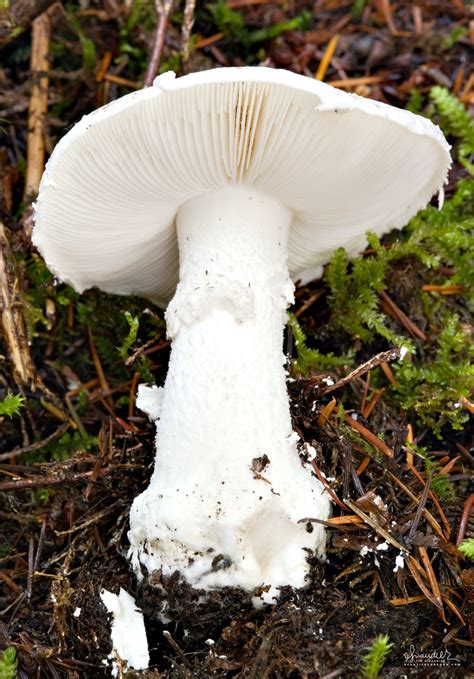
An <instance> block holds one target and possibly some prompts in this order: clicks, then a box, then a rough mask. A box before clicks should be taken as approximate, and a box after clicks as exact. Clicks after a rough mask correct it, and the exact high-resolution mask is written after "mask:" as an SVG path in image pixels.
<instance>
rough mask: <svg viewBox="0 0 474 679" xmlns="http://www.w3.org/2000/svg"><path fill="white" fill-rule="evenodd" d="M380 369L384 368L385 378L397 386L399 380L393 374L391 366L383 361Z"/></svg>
mask: <svg viewBox="0 0 474 679" xmlns="http://www.w3.org/2000/svg"><path fill="white" fill-rule="evenodd" d="M380 367H381V368H382V370H383V373H384V375H385V377H386V378H387V380H388V381H389V382H390V383H391V384H396V383H397V380H396V379H395V377H394V374H393V372H392V369H391V367H390V366H389V364H388V363H385V361H382V363H381V364H380Z"/></svg>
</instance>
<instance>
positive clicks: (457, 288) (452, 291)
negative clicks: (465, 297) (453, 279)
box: [421, 285, 464, 295]
mask: <svg viewBox="0 0 474 679" xmlns="http://www.w3.org/2000/svg"><path fill="white" fill-rule="evenodd" d="M421 289H422V290H424V291H425V292H439V293H440V295H458V294H459V293H461V292H464V288H463V286H462V285H422V286H421Z"/></svg>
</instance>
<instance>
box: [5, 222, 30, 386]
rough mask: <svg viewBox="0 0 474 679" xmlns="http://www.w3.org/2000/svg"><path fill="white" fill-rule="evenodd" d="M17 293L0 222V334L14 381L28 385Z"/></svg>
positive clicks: (27, 356)
mask: <svg viewBox="0 0 474 679" xmlns="http://www.w3.org/2000/svg"><path fill="white" fill-rule="evenodd" d="M18 291H19V281H18V278H17V277H16V275H15V272H14V268H13V265H12V256H11V251H10V244H9V242H8V234H7V231H6V229H5V227H4V225H3V222H1V221H0V331H1V332H2V334H3V339H4V342H5V345H6V348H7V351H8V354H9V356H10V360H11V363H12V366H13V374H14V377H15V379H16V381H19V382H20V383H23V384H28V383H32V382H33V377H34V367H33V361H32V360H31V354H30V347H29V345H28V338H27V334H26V326H25V319H24V317H23V308H22V305H21V301H20V298H19V294H18Z"/></svg>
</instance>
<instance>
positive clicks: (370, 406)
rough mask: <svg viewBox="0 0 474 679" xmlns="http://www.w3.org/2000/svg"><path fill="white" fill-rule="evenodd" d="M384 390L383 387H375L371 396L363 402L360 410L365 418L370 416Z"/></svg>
mask: <svg viewBox="0 0 474 679" xmlns="http://www.w3.org/2000/svg"><path fill="white" fill-rule="evenodd" d="M384 392H385V389H377V390H376V391H374V393H373V396H372V398H371V399H370V400H369V401H368V402H367V403H366V404H365V406H364V409H363V410H362V416H363V417H365V419H366V420H367V419H368V418H369V417H370V414H371V413H372V411H373V409H374V408H375V406H376V405H377V403H378V402H379V401H380V399H381V398H382V396H383V394H384Z"/></svg>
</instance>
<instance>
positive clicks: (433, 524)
mask: <svg viewBox="0 0 474 679" xmlns="http://www.w3.org/2000/svg"><path fill="white" fill-rule="evenodd" d="M388 473H389V474H390V477H391V478H392V479H393V480H394V481H395V483H396V484H397V485H398V486H400V488H401V489H402V490H403V491H404V492H405V493H406V494H407V495H408V497H409V498H410V499H411V500H413V502H415V504H416V505H418V504H419V503H420V501H421V500H420V498H417V497H416V495H415V494H414V493H412V492H411V490H410V489H409V488H408V487H407V486H406V485H405V484H404V483H403V482H402V481H400V479H399V478H398V477H396V476H395V474H392V472H391V471H389V472H388ZM422 513H423V516H424V517H425V519H426V520H427V521H428V523H429V524H430V526H431V527H432V528H433V530H434V531H436V533H438V535H439V536H440V537H441V538H442V539H443V540H446V538H445V536H444V533H443V531H442V530H441V526H440V525H439V523H438V522H437V521H436V519H435V518H434V516H433V515H432V514H431V512H429V511H428V510H427V509H426V508H424V509H423V512H422Z"/></svg>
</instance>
